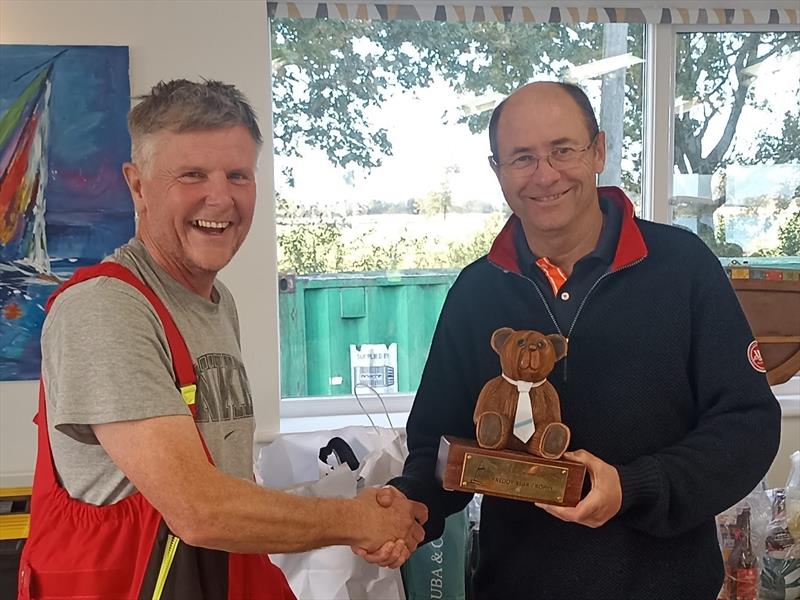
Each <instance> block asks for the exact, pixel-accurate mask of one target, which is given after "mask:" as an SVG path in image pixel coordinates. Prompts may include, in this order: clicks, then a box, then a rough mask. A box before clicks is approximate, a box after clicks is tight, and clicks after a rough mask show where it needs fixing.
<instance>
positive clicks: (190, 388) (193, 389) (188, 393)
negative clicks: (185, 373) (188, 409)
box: [181, 384, 197, 406]
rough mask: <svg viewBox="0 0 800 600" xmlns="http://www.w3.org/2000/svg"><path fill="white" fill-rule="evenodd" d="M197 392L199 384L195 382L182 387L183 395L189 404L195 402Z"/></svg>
mask: <svg viewBox="0 0 800 600" xmlns="http://www.w3.org/2000/svg"><path fill="white" fill-rule="evenodd" d="M196 393H197V386H196V385H195V384H191V385H185V386H183V387H182V388H181V395H182V396H183V401H184V402H186V404H187V406H191V405H192V404H194V396H195V394H196Z"/></svg>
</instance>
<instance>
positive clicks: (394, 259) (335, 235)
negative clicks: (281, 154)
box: [278, 198, 506, 275]
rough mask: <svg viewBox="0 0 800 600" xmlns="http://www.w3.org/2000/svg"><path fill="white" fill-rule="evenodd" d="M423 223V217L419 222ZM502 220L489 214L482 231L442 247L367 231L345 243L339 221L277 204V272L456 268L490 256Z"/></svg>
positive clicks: (501, 215)
mask: <svg viewBox="0 0 800 600" xmlns="http://www.w3.org/2000/svg"><path fill="white" fill-rule="evenodd" d="M420 218H424V217H420ZM505 219H506V215H505V214H504V213H502V212H497V213H494V214H492V215H490V216H489V217H488V218H487V219H486V221H485V223H484V226H483V228H482V229H481V230H480V231H479V232H477V233H476V234H475V235H474V236H472V237H471V238H470V239H468V240H466V241H463V242H450V243H448V244H443V243H441V242H440V241H439V240H437V239H431V238H430V237H429V236H428V235H422V236H419V237H412V236H410V235H408V232H404V233H402V234H401V235H400V236H399V237H398V238H397V239H394V240H385V239H384V240H378V241H371V240H374V239H375V237H376V236H375V235H374V233H375V232H374V231H368V232H365V233H362V234H361V235H359V236H357V237H355V238H354V239H352V240H351V241H349V242H348V241H346V240H345V236H344V232H347V231H348V229H349V228H348V227H347V226H346V224H345V222H344V219H343V217H341V216H338V215H324V214H322V213H320V212H319V210H317V209H316V208H314V207H310V208H300V207H298V206H294V205H292V204H290V203H289V202H287V201H286V200H285V199H282V198H279V199H278V270H279V271H281V272H284V273H295V274H298V275H305V274H310V273H338V272H349V271H359V272H361V271H396V270H401V269H454V268H461V267H464V266H466V265H467V264H469V263H471V262H472V261H474V260H476V259H478V258H480V257H481V256H483V255H484V254H486V253H487V252H488V251H489V248H490V247H491V244H492V241H493V240H494V238H495V237H496V236H497V234H498V233H499V231H500V229H501V227H502V226H503V223H504V222H505Z"/></svg>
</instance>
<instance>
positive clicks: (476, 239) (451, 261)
mask: <svg viewBox="0 0 800 600" xmlns="http://www.w3.org/2000/svg"><path fill="white" fill-rule="evenodd" d="M505 221H506V216H505V215H504V214H503V213H499V212H498V213H494V214H493V215H491V216H490V217H489V218H488V219H487V220H486V224H485V225H484V227H483V229H482V230H481V231H479V232H478V233H477V234H475V236H473V238H472V239H471V240H469V241H467V242H464V243H451V244H450V245H449V246H448V248H447V258H446V260H445V263H446V264H445V265H443V266H446V267H464V266H466V265H468V264H470V263H471V262H473V261H475V260H477V259H479V258H480V257H481V256H483V255H484V254H486V253H487V252H489V249H490V248H491V247H492V242H493V241H494V239H495V237H497V234H498V233H500V229H502V227H503V223H505Z"/></svg>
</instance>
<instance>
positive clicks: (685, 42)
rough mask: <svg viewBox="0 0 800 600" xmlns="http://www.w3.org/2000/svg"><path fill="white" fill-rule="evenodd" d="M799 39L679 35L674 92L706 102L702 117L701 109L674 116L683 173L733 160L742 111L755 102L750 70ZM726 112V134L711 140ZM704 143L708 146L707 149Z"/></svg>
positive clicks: (791, 36) (705, 170)
mask: <svg viewBox="0 0 800 600" xmlns="http://www.w3.org/2000/svg"><path fill="white" fill-rule="evenodd" d="M798 41H799V39H798V34H797V33H794V32H760V33H735V32H726V33H719V34H709V33H705V32H698V33H687V34H682V35H678V41H677V52H676V68H675V74H676V77H675V96H676V97H679V98H683V99H684V100H685V101H691V100H694V101H699V102H700V106H701V107H702V118H700V117H698V114H699V111H696V110H692V111H687V112H684V113H683V114H682V115H676V118H675V128H674V138H675V165H676V166H677V168H678V170H679V171H680V172H681V173H704V174H711V173H714V172H715V171H717V170H719V169H720V168H722V167H724V166H726V165H727V164H729V163H730V162H731V161H732V159H733V152H732V148H731V147H732V143H733V139H734V136H735V133H736V125H737V123H738V121H739V118H740V117H741V115H742V110H743V109H744V107H745V106H746V105H751V106H752V105H754V104H755V102H754V100H753V95H752V93H751V90H750V87H751V85H752V83H753V81H754V79H755V78H754V76H753V75H751V74H750V72H751V71H752V69H753V68H757V65H759V63H762V62H763V61H765V60H766V59H768V58H769V57H771V56H786V55H788V54H789V53H790V52H793V51H795V50H796V49H797V47H798ZM748 69H750V71H748ZM765 108H766V109H767V110H768V109H769V107H765ZM725 114H727V118H726V120H725V123H724V126H723V127H722V128H721V129H720V131H721V133H720V134H719V136H718V137H717V139H716V140H714V139H709V138H708V136H707V130H708V126H709V124H710V122H711V120H712V119H714V118H715V117H717V116H721V115H725ZM703 147H706V148H709V150H707V151H706V152H705V153H704V152H703Z"/></svg>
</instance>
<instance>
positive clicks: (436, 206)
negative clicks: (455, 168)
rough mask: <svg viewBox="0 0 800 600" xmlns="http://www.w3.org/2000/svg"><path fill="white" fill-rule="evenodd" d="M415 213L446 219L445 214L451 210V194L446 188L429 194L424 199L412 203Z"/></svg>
mask: <svg viewBox="0 0 800 600" xmlns="http://www.w3.org/2000/svg"><path fill="white" fill-rule="evenodd" d="M414 206H415V208H416V213H417V214H420V215H427V216H434V215H442V218H443V219H446V218H447V212H448V211H449V210H452V208H453V194H452V193H451V192H450V190H449V189H447V188H442V189H440V190H437V191H435V192H430V193H429V194H428V195H427V196H425V197H424V198H421V199H420V200H415V201H414Z"/></svg>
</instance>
